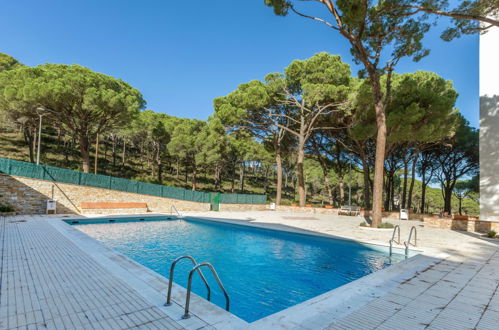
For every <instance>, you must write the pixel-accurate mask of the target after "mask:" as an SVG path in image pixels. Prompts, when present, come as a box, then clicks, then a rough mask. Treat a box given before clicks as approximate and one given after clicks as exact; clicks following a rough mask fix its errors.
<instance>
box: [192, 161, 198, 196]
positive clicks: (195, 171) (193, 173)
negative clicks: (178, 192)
mask: <svg viewBox="0 0 499 330" xmlns="http://www.w3.org/2000/svg"><path fill="white" fill-rule="evenodd" d="M197 172H198V169H197V166H196V164H193V165H192V190H196V188H197V187H196V184H197V182H196V179H197V174H198V173H197Z"/></svg>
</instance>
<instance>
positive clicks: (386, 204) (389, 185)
mask: <svg viewBox="0 0 499 330" xmlns="http://www.w3.org/2000/svg"><path fill="white" fill-rule="evenodd" d="M385 186H386V187H385V202H384V205H383V208H384V209H385V210H386V211H388V210H389V209H390V198H391V188H392V176H391V172H388V173H387V174H386V180H385Z"/></svg>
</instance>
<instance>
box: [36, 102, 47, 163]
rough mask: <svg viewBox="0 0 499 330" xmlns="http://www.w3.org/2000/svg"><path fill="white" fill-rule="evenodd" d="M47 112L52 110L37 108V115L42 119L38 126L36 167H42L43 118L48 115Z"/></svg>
mask: <svg viewBox="0 0 499 330" xmlns="http://www.w3.org/2000/svg"><path fill="white" fill-rule="evenodd" d="M47 111H50V110H49V109H47V108H45V107H38V108H36V113H37V114H38V116H39V117H40V124H39V126H38V148H37V150H36V165H40V146H41V142H42V117H43V116H45V115H46V114H47V113H46V112H47ZM44 112H45V113H44Z"/></svg>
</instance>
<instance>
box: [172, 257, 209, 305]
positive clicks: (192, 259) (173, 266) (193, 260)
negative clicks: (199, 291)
mask: <svg viewBox="0 0 499 330" xmlns="http://www.w3.org/2000/svg"><path fill="white" fill-rule="evenodd" d="M182 259H189V260H190V261H192V264H193V265H194V266H197V265H198V263H197V261H196V259H194V258H193V257H191V256H181V257H178V258H177V259H175V260H174V261H173V262H172V265H171V266H170V278H169V280H168V294H167V296H166V303H165V306H170V305H171V304H172V303H171V298H172V286H173V274H174V270H175V265H176V264H177V262H179V261H180V260H182ZM198 273H199V276H201V279H202V280H203V282H204V284H205V285H206V289H207V290H208V297H207V299H208V301H210V300H211V288H210V285H209V284H208V281H206V278H205V277H204V275H203V272H202V271H201V269H198ZM189 278H190V277H189Z"/></svg>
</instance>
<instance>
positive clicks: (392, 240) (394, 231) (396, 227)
mask: <svg viewBox="0 0 499 330" xmlns="http://www.w3.org/2000/svg"><path fill="white" fill-rule="evenodd" d="M396 232H398V237H397V240H395V233H396ZM389 243H390V256H391V255H392V250H393V243H397V244H399V245H400V226H399V225H396V226H395V227H393V233H392V238H391V239H390V241H389Z"/></svg>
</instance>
